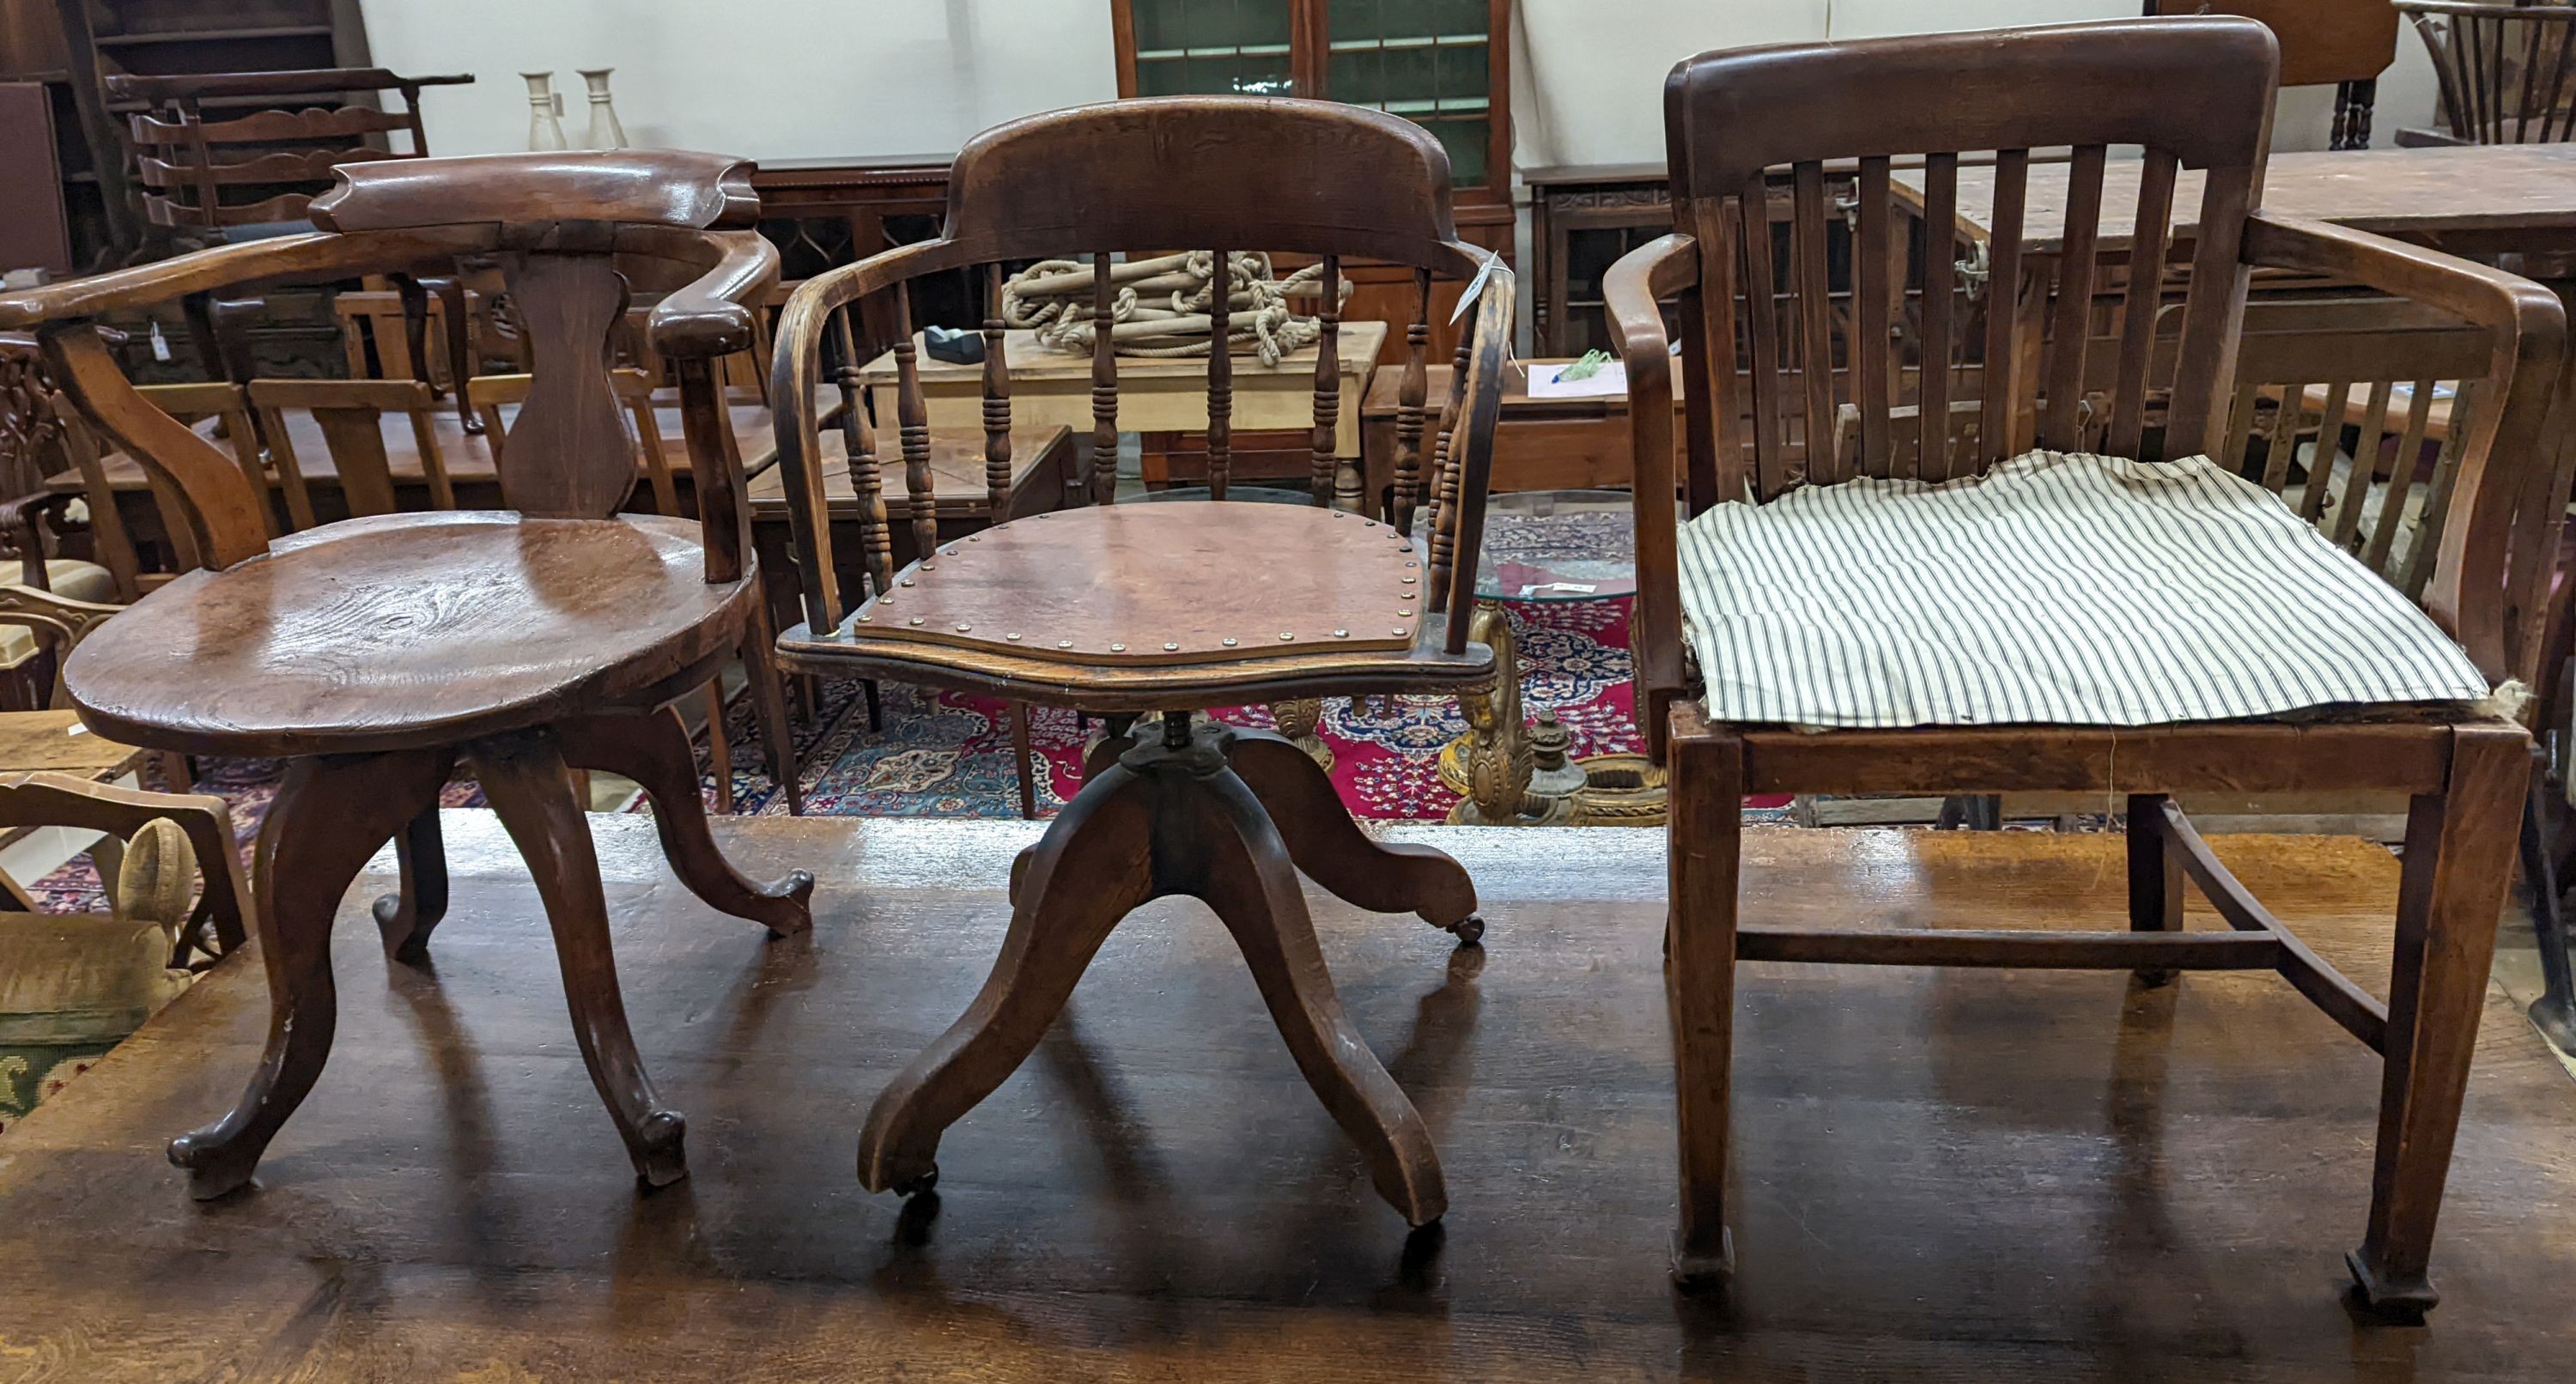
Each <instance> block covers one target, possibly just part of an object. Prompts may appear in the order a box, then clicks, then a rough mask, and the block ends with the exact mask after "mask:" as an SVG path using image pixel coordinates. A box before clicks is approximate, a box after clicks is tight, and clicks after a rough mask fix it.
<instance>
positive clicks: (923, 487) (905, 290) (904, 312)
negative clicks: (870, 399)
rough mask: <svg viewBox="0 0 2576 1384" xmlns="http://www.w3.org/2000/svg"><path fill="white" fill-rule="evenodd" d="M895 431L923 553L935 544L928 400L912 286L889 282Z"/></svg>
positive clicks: (915, 541) (915, 537)
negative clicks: (914, 328)
mask: <svg viewBox="0 0 2576 1384" xmlns="http://www.w3.org/2000/svg"><path fill="white" fill-rule="evenodd" d="M894 319H895V325H896V327H897V328H898V330H897V332H896V334H895V339H894V370H895V396H894V416H895V436H896V439H897V445H898V446H900V447H901V448H902V449H903V491H904V494H905V495H906V496H907V497H909V498H910V499H911V501H912V550H913V551H914V552H916V553H919V554H921V555H922V556H923V557H928V556H929V555H930V554H931V552H932V551H933V550H934V549H936V548H937V547H938V546H939V521H938V519H937V518H936V517H934V516H935V512H936V509H937V505H936V497H937V491H938V482H937V481H936V480H934V479H933V478H932V476H931V474H930V403H929V401H928V400H927V399H925V398H923V397H922V393H921V360H920V348H919V347H917V346H915V345H914V344H913V331H912V290H911V285H910V284H908V283H901V282H898V283H897V284H895V286H894Z"/></svg>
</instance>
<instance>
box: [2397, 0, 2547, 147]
mask: <svg viewBox="0 0 2576 1384" xmlns="http://www.w3.org/2000/svg"><path fill="white" fill-rule="evenodd" d="M2396 15H2403V16H2405V17H2406V18H2408V19H2411V20H2413V21H2414V24H2415V32H2416V33H2417V34H2418V35H2419V36H2421V37H2422V38H2423V40H2424V49H2425V52H2426V54H2427V55H2428V56H2429V57H2431V59H2432V60H2433V77H2434V80H2435V82H2436V84H2437V85H2438V87H2439V89H2440V92H2441V106H2440V112H2439V113H2440V115H2441V117H2442V122H2443V124H2444V125H2446V126H2448V127H2449V130H2448V132H2449V135H2450V137H2451V138H2452V139H2454V140H2457V141H2460V142H2462V143H2466V144H2525V143H2538V144H2546V143H2549V142H2552V141H2554V140H2565V139H2568V138H2569V137H2571V136H2576V109H2571V108H2570V107H2569V106H2568V104H2567V103H2566V102H2565V101H2563V100H2561V99H2560V98H2561V95H2562V93H2564V92H2565V91H2567V90H2568V86H2569V75H2570V74H2569V72H2568V68H2569V66H2570V62H2571V58H2576V54H2571V53H2570V51H2569V48H2570V45H2569V38H2570V36H2571V35H2576V28H2571V27H2570V25H2569V20H2570V19H2576V15H2571V14H2570V13H2569V12H2567V11H2566V10H2565V9H2563V8H2561V7H2558V6H2552V5H2532V6H2525V5H2499V4H2479V3H2471V2H2470V0H2399V3H2397V4H2396V5H2394V6H2393V7H2392V17H2394V16H2396ZM2420 133H2422V134H2431V133H2432V132H2430V131H2424V132H2420ZM2417 134H2419V132H2418V131H2413V130H2405V131H2400V132H2399V135H2398V142H2399V143H2400V144H2405V143H2409V142H2410V136H2415V135H2417Z"/></svg>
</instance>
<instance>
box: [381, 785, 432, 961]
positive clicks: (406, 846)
mask: <svg viewBox="0 0 2576 1384" xmlns="http://www.w3.org/2000/svg"><path fill="white" fill-rule="evenodd" d="M394 859H395V861H396V862H397V863H399V864H400V866H401V867H402V884H401V885H400V887H399V888H397V889H396V890H395V892H393V893H390V894H386V895H382V896H380V897H379V898H377V900H376V903H375V908H374V910H373V911H374V913H375V918H376V931H377V932H378V933H380V934H382V935H383V937H384V939H385V955H386V957H388V958H389V959H391V960H395V961H399V962H402V963H403V964H404V965H407V966H417V965H419V964H420V963H421V962H423V961H426V960H428V959H429V934H430V930H431V929H433V928H435V927H437V926H438V922H439V919H441V918H444V917H446V916H447V841H446V838H445V837H444V836H443V835H441V834H440V832H439V829H438V797H437V795H436V794H432V795H431V796H430V800H429V806H427V807H424V808H422V809H421V810H420V811H419V812H417V813H414V814H413V815H412V819H411V820H410V821H409V822H406V823H404V824H403V829H402V830H401V831H400V832H399V833H397V834H396V835H395V837H394Z"/></svg>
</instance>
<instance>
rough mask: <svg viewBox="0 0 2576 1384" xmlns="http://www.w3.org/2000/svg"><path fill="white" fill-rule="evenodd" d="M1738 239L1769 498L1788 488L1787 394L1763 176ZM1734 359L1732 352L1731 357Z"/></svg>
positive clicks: (1761, 489)
mask: <svg viewBox="0 0 2576 1384" xmlns="http://www.w3.org/2000/svg"><path fill="white" fill-rule="evenodd" d="M1736 223H1737V234H1739V235H1741V236H1742V237H1743V238H1744V241H1743V243H1744V256H1743V264H1744V322H1745V333H1746V336H1747V338H1748V341H1749V343H1750V345H1751V348H1752V358H1751V363H1752V370H1753V388H1752V403H1753V464H1754V482H1753V483H1754V488H1755V491H1756V493H1757V494H1759V495H1760V496H1761V497H1762V498H1763V499H1766V500H1767V499H1769V498H1771V497H1772V496H1774V495H1777V494H1779V493H1780V492H1781V490H1783V489H1784V488H1786V486H1787V483H1788V477H1787V475H1786V474H1785V468H1786V466H1787V458H1786V457H1785V455H1784V450H1785V449H1784V448H1783V447H1782V445H1781V437H1780V407H1781V404H1782V396H1784V395H1785V394H1787V393H1788V390H1787V388H1786V382H1785V381H1783V380H1782V379H1781V378H1780V337H1779V333H1778V329H1777V327H1776V326H1775V325H1774V324H1775V323H1776V321H1777V320H1778V314H1777V312H1776V310H1775V309H1776V307H1777V303H1776V300H1775V298H1774V296H1773V295H1774V294H1775V293H1776V292H1777V291H1778V290H1777V289H1776V288H1775V287H1774V274H1773V265H1772V260H1771V214H1770V201H1769V195H1768V194H1767V193H1766V192H1765V191H1764V188H1763V181H1762V179H1761V178H1760V177H1758V176H1757V177H1755V178H1752V179H1750V180H1748V181H1747V182H1746V183H1745V186H1744V192H1743V195H1742V197H1741V198H1739V199H1738V201H1737V203H1736ZM1730 354H1731V353H1730Z"/></svg>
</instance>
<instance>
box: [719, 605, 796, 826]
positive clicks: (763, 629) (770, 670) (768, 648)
mask: <svg viewBox="0 0 2576 1384" xmlns="http://www.w3.org/2000/svg"><path fill="white" fill-rule="evenodd" d="M742 664H743V672H744V673H745V674H746V675H747V676H748V678H749V680H750V683H751V705H752V709H753V711H754V712H755V713H756V714H757V715H758V716H759V717H760V754H761V758H762V759H763V760H764V761H765V762H766V763H767V766H768V769H769V780H770V782H772V783H775V784H777V785H778V786H779V788H780V789H782V790H784V791H785V792H786V794H787V815H788V816H790V817H802V816H804V815H805V788H804V785H803V784H801V783H799V782H798V781H797V778H798V774H799V770H798V769H797V767H796V738H795V735H794V733H793V732H792V731H790V730H789V728H788V722H787V682H786V679H784V678H783V677H781V676H780V675H779V672H778V653H777V636H776V635H775V634H774V633H773V632H772V631H771V630H770V628H769V609H768V607H766V606H754V607H753V608H752V616H751V628H750V630H749V632H748V633H747V634H746V635H745V636H744V638H743V641H742ZM691 776H692V777H695V775H694V773H693V774H692V775H691Z"/></svg>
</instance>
